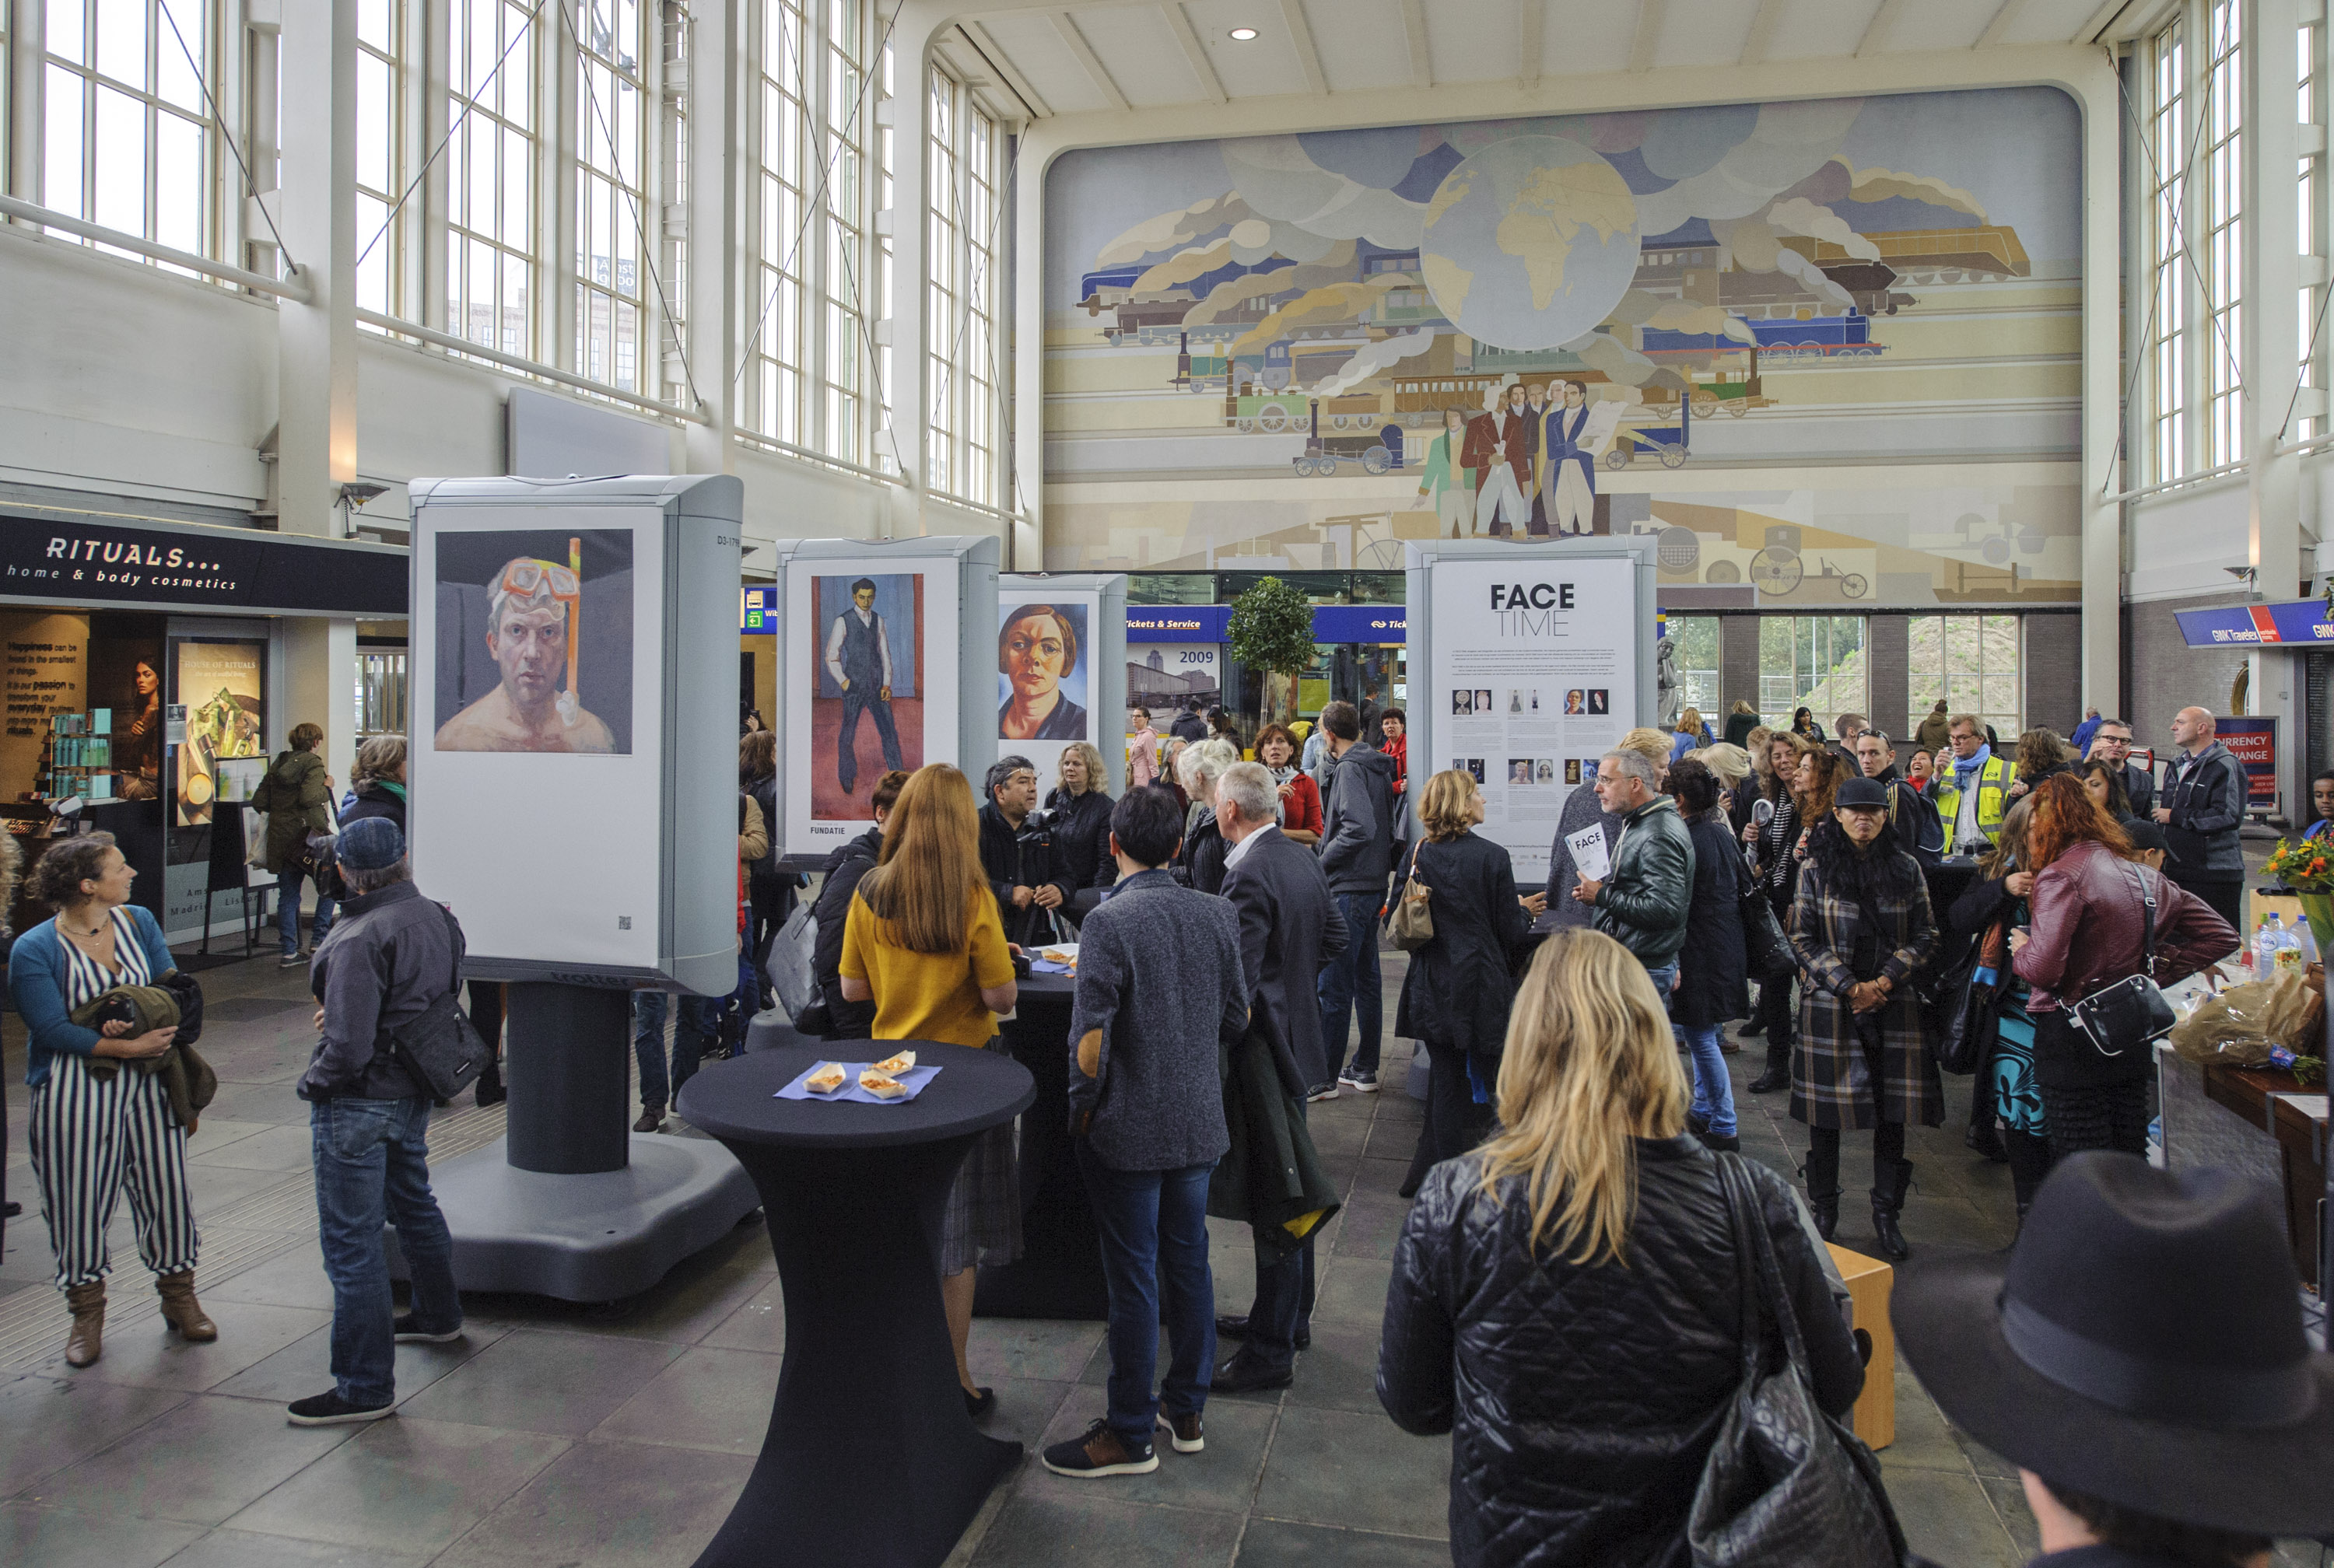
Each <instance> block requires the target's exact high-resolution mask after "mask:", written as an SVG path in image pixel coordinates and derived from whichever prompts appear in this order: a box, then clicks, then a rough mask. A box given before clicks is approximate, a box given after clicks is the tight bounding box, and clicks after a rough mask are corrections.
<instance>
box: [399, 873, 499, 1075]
mask: <svg viewBox="0 0 2334 1568" xmlns="http://www.w3.org/2000/svg"><path fill="white" fill-rule="evenodd" d="M438 912H439V914H441V915H444V916H445V918H446V924H447V926H448V928H450V935H451V936H452V938H453V948H454V972H453V974H452V975H451V976H448V979H447V983H446V989H445V990H444V991H442V992H440V993H439V995H438V996H437V997H436V998H435V999H434V1000H432V1001H431V1002H430V1004H429V1007H428V1008H427V1009H426V1010H425V1011H424V1012H423V1013H422V1014H421V1015H420V1017H418V1018H409V1019H407V1020H406V1021H405V1022H404V1023H402V1024H393V1025H391V1028H390V1031H389V1039H390V1046H391V1049H392V1050H394V1051H395V1052H396V1053H397V1054H398V1055H399V1056H400V1057H401V1058H403V1060H404V1062H405V1065H406V1067H407V1068H408V1069H409V1070H410V1072H411V1073H413V1075H414V1076H415V1077H417V1078H419V1079H420V1080H421V1082H422V1086H423V1087H424V1088H426V1089H427V1090H428V1091H429V1094H430V1096H431V1097H432V1098H433V1099H438V1100H451V1099H453V1098H454V1096H456V1095H457V1094H459V1093H460V1092H462V1091H463V1090H465V1089H468V1087H469V1086H470V1085H471V1083H472V1082H475V1081H476V1080H477V1076H478V1074H479V1073H484V1072H485V1071H486V1070H487V1063H489V1062H491V1061H493V1060H494V1053H492V1052H491V1051H489V1050H488V1049H487V1043H486V1042H485V1041H484V1040H481V1039H480V1038H478V1032H477V1029H475V1028H473V1027H472V1026H471V1024H470V1015H468V1013H465V1012H464V1011H463V1010H462V1002H461V996H462V928H461V927H460V926H458V925H457V924H456V923H455V920H454V917H453V916H452V915H450V914H447V912H446V911H445V910H444V909H439V911H438Z"/></svg>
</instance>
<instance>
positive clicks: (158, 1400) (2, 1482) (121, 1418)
mask: <svg viewBox="0 0 2334 1568" xmlns="http://www.w3.org/2000/svg"><path fill="white" fill-rule="evenodd" d="M186 1400H187V1396H186V1395H185V1394H183V1393H180V1392H178V1391H177V1390H169V1389H126V1388H121V1387H120V1386H118V1385H116V1384H112V1383H100V1382H92V1381H83V1380H80V1379H75V1378H33V1377H27V1378H16V1379H14V1380H10V1381H8V1382H5V1383H0V1497H13V1496H15V1495H16V1494H17V1493H19V1492H21V1491H24V1489H25V1488H26V1487H28V1486H33V1485H34V1483H35V1482H37V1481H39V1480H40V1479H41V1478H42V1477H44V1476H53V1475H54V1474H56V1473H57V1472H58V1471H59V1470H62V1469H63V1468H64V1467H66V1466H67V1465H70V1464H72V1463H74V1462H76V1461H77V1460H81V1459H85V1458H87V1457H90V1456H91V1455H92V1454H94V1453H96V1452H97V1451H98V1450H99V1449H100V1448H104V1447H106V1446H107V1445H108V1444H110V1443H113V1442H116V1441H119V1440H120V1439H121V1438H124V1437H126V1436H128V1435H129V1434H130V1433H131V1432H133V1431H136V1430H137V1429H139V1428H140V1427H142V1426H144V1425H145V1424H146V1423H147V1422H149V1421H150V1420H153V1419H155V1418H157V1417H158V1416H161V1415H164V1414H167V1413H168V1412H169V1411H170V1410H172V1409H177V1408H178V1406H179V1405H181V1404H183V1403H185V1402H186Z"/></svg>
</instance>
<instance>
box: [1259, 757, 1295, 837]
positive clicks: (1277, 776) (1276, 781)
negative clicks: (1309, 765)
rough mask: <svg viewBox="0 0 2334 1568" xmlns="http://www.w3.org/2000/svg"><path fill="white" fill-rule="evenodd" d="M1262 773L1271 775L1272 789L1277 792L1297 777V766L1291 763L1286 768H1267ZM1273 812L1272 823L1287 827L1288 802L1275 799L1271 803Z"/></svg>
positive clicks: (1282, 799)
mask: <svg viewBox="0 0 2334 1568" xmlns="http://www.w3.org/2000/svg"><path fill="white" fill-rule="evenodd" d="M1264 771H1265V772H1267V773H1268V774H1271V775H1272V787H1273V788H1274V789H1276V790H1278V789H1279V788H1280V786H1281V785H1283V784H1287V783H1288V781H1289V780H1290V779H1293V778H1295V777H1296V776H1297V765H1296V764H1294V763H1291V764H1289V765H1288V766H1287V767H1267V768H1266V769H1265V770H1264ZM1273 810H1274V812H1275V813H1276V814H1275V815H1274V817H1273V821H1274V822H1276V823H1278V825H1279V826H1281V827H1284V828H1285V827H1287V826H1288V801H1287V800H1286V799H1284V798H1278V797H1276V798H1275V799H1274V801H1273Z"/></svg>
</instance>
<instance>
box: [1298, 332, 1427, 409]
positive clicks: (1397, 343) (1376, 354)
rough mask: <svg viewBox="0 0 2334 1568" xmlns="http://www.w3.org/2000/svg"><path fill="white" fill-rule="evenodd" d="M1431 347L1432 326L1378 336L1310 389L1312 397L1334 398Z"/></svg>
mask: <svg viewBox="0 0 2334 1568" xmlns="http://www.w3.org/2000/svg"><path fill="white" fill-rule="evenodd" d="M1433 346H1434V329H1433V328H1432V327H1420V328H1419V329H1418V330H1417V331H1415V332H1401V333H1397V334H1396V335H1394V337H1391V338H1380V339H1379V340H1378V341H1375V342H1374V343H1365V344H1364V345H1363V346H1362V348H1361V351H1359V352H1358V353H1356V354H1355V356H1354V357H1353V358H1352V359H1350V360H1347V361H1345V364H1344V366H1343V367H1341V368H1340V369H1339V370H1337V372H1336V374H1335V375H1333V376H1330V377H1328V378H1326V380H1323V381H1322V382H1321V384H1320V385H1319V386H1317V387H1316V388H1314V389H1313V395H1314V396H1315V397H1316V398H1334V397H1336V396H1337V395H1338V394H1339V393H1341V392H1343V391H1345V390H1346V389H1347V388H1348V387H1353V386H1357V385H1359V384H1360V383H1361V382H1363V381H1365V380H1368V379H1369V378H1370V377H1372V376H1374V375H1376V374H1377V373H1378V372H1379V371H1380V370H1387V369H1390V368H1391V367H1393V366H1394V365H1397V364H1400V363H1401V362H1402V361H1404V360H1407V359H1412V358H1413V357H1415V356H1417V355H1419V354H1423V353H1424V352H1426V351H1427V350H1429V349H1431V348H1432V347H1433Z"/></svg>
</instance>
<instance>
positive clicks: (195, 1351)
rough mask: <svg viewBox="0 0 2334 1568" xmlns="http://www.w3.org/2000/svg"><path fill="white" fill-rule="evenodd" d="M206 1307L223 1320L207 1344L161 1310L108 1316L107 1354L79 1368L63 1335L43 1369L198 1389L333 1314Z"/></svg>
mask: <svg viewBox="0 0 2334 1568" xmlns="http://www.w3.org/2000/svg"><path fill="white" fill-rule="evenodd" d="M141 1273H142V1271H141ZM113 1277H114V1278H115V1280H117V1281H121V1282H122V1283H124V1284H147V1285H148V1287H149V1289H150V1288H151V1278H152V1276H150V1275H147V1276H146V1277H145V1278H144V1279H142V1280H141V1279H140V1276H139V1275H133V1274H130V1273H128V1271H126V1270H119V1269H118V1270H116V1271H115V1274H114V1276H113ZM195 1283H196V1285H197V1288H198V1291H199V1290H202V1276H201V1274H200V1272H199V1271H198V1272H197V1274H196V1277H195ZM117 1288H118V1287H117ZM204 1294H207V1292H205V1293H204ZM203 1310H204V1311H206V1312H207V1313H210V1315H211V1321H212V1322H214V1323H217V1324H218V1331H219V1337H218V1338H217V1339H216V1340H214V1341H212V1342H210V1343H208V1344H189V1343H188V1342H186V1341H185V1340H182V1339H180V1338H179V1337H178V1335H177V1334H176V1333H175V1332H169V1330H168V1329H166V1328H165V1327H164V1325H163V1323H162V1320H161V1319H160V1318H159V1317H147V1318H143V1319H141V1320H140V1321H138V1322H135V1323H122V1324H121V1325H120V1326H119V1327H117V1326H115V1325H114V1324H112V1323H109V1324H108V1325H107V1326H106V1332H105V1354H104V1355H103V1356H102V1357H101V1358H100V1359H99V1361H98V1362H97V1364H96V1365H95V1366H92V1367H83V1368H81V1369H79V1370H78V1371H76V1370H74V1369H72V1368H70V1367H67V1366H66V1365H65V1347H64V1343H63V1341H62V1340H60V1341H59V1342H58V1343H57V1346H56V1349H55V1350H54V1351H53V1352H52V1353H51V1354H50V1356H49V1357H48V1359H47V1360H46V1361H43V1362H42V1363H41V1365H40V1367H39V1369H38V1371H40V1372H41V1373H42V1374H43V1375H44V1376H48V1377H68V1378H73V1379H76V1380H78V1379H82V1378H87V1379H89V1380H92V1381H94V1382H101V1383H121V1384H125V1385H128V1386H131V1387H136V1388H146V1389H185V1390H188V1391H189V1392H192V1391H195V1390H201V1389H210V1388H216V1387H217V1386H218V1385H219V1384H220V1383H223V1382H225V1381H227V1379H229V1378H231V1377H233V1376H235V1375H236V1373H237V1372H240V1371H243V1370H245V1369H246V1367H254V1366H256V1365H258V1364H259V1363H260V1362H261V1361H265V1360H266V1359H267V1358H268V1357H270V1356H272V1355H274V1354H275V1352H278V1351H280V1350H282V1349H283V1348H284V1347H285V1346H286V1345H288V1344H291V1343H293V1342H294V1341H296V1340H299V1339H302V1338H304V1337H305V1336H307V1335H309V1334H311V1333H313V1332H315V1331H316V1330H318V1329H320V1328H323V1327H325V1326H326V1325H328V1324H330V1323H332V1321H333V1314H332V1313H329V1312H314V1311H310V1310H309V1309H307V1308H304V1307H278V1306H261V1305H257V1304H256V1303H247V1302H245V1303H235V1304H233V1305H229V1304H227V1303H224V1302H217V1303H206V1304H205V1306H204V1309H203Z"/></svg>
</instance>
